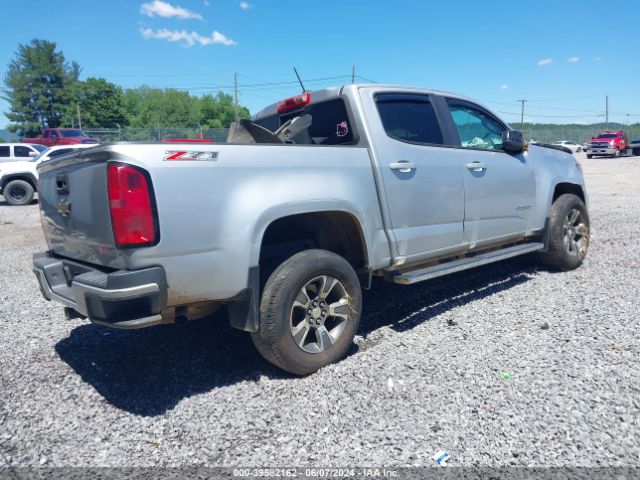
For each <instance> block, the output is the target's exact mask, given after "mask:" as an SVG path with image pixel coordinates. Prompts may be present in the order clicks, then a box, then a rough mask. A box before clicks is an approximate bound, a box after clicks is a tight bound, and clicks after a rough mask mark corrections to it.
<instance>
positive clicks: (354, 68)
mask: <svg viewBox="0 0 640 480" xmlns="http://www.w3.org/2000/svg"><path fill="white" fill-rule="evenodd" d="M351 83H356V66H355V65H352V66H351Z"/></svg>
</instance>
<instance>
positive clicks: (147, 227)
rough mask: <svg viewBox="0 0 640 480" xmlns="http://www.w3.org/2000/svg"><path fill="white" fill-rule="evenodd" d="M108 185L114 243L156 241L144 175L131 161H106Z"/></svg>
mask: <svg viewBox="0 0 640 480" xmlns="http://www.w3.org/2000/svg"><path fill="white" fill-rule="evenodd" d="M107 186H108V191H109V212H110V213H111V227H112V229H113V238H114V239H115V241H116V245H117V246H118V247H141V246H145V245H153V244H155V243H157V240H158V229H157V228H156V221H155V216H154V208H153V191H152V187H151V184H150V180H149V178H148V177H147V175H146V174H145V173H144V172H143V171H141V170H139V169H137V168H135V167H133V166H131V165H127V164H123V163H109V165H108V166H107Z"/></svg>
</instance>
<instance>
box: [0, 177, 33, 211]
mask: <svg viewBox="0 0 640 480" xmlns="http://www.w3.org/2000/svg"><path fill="white" fill-rule="evenodd" d="M34 193H35V191H34V189H33V187H32V186H31V184H30V183H29V182H27V181H26V180H11V181H10V182H9V183H7V184H6V185H5V186H4V188H3V189H2V195H4V199H5V200H6V201H7V203H8V204H9V205H14V206H18V205H28V204H30V203H31V201H32V200H33V195H34Z"/></svg>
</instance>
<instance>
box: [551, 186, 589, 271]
mask: <svg viewBox="0 0 640 480" xmlns="http://www.w3.org/2000/svg"><path fill="white" fill-rule="evenodd" d="M548 228H549V233H548V234H549V245H548V248H547V251H546V252H542V253H541V254H540V261H541V262H542V263H543V264H544V265H546V266H547V267H550V268H552V269H557V270H573V269H574V268H578V267H579V266H580V265H581V264H582V261H583V260H584V257H585V256H586V255H587V249H588V248H589V214H588V212H587V208H586V207H585V205H584V203H583V201H582V200H581V199H580V198H579V197H578V196H576V195H572V194H564V195H560V196H559V197H558V198H557V199H556V200H555V201H554V202H553V205H551V210H550V212H549V227H548Z"/></svg>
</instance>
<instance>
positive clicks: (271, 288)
mask: <svg viewBox="0 0 640 480" xmlns="http://www.w3.org/2000/svg"><path fill="white" fill-rule="evenodd" d="M322 278H324V279H325V281H324V283H323V280H322ZM328 279H332V280H338V284H336V283H333V282H332V281H329V280H328ZM314 281H317V282H318V283H317V284H314V283H313V282H314ZM327 283H331V284H332V289H331V290H329V291H328V295H327V296H324V297H321V296H318V297H317V298H316V297H315V296H314V295H317V293H316V292H317V291H318V290H321V289H322V288H323V287H322V285H325V284H327ZM334 285H335V287H334ZM309 286H310V288H311V289H307V287H309ZM314 286H316V290H315V292H314V290H313V287H314ZM324 288H328V286H327V287H324ZM303 289H305V293H306V299H309V301H310V302H311V304H308V303H305V304H307V305H308V306H309V307H310V308H309V310H307V309H306V307H304V308H303V307H301V304H300V303H297V304H296V306H294V301H296V300H300V299H301V298H302V299H303V300H304V299H305V293H302V290H303ZM325 291H326V290H325ZM338 297H339V301H335V302H334V299H335V298H338ZM314 298H315V300H314ZM323 298H324V300H326V302H322V303H318V305H319V306H317V307H314V308H311V307H312V305H313V302H314V301H316V300H317V301H318V302H321V300H322V299H323ZM331 302H334V303H333V305H338V308H340V309H341V310H340V311H339V313H340V315H339V316H332V315H331V312H330V306H329V304H330V303H331ZM320 305H326V306H325V307H322V308H323V309H322V310H320ZM333 305H332V306H333ZM338 308H335V309H334V312H338ZM325 309H326V310H325ZM312 310H313V313H312ZM361 310H362V293H361V290H360V281H359V280H358V276H357V275H356V272H355V271H354V270H353V268H352V267H351V265H350V264H349V263H348V262H347V261H346V260H345V259H344V258H342V257H340V256H339V255H336V254H335V253H332V252H329V251H326V250H318V249H314V250H305V251H304V252H300V253H296V254H295V255H293V256H291V257H290V258H288V259H287V260H285V261H284V262H282V264H281V265H280V266H279V267H278V268H276V269H275V270H274V271H273V273H272V274H271V275H270V276H269V279H268V280H267V282H266V284H265V287H264V290H263V292H262V300H261V303H260V327H259V330H258V331H257V332H255V333H252V334H251V338H252V339H253V343H254V345H255V346H256V348H257V349H258V351H259V352H260V354H261V355H262V356H263V357H264V358H265V359H267V360H268V361H269V362H271V363H273V364H274V365H276V366H277V367H280V368H282V369H283V370H286V371H287V372H291V373H294V374H296V375H308V374H310V373H313V372H315V371H316V370H318V369H320V368H322V367H324V366H326V365H329V364H330V363H334V362H336V361H338V360H340V359H341V358H343V357H344V356H345V355H346V353H347V351H348V350H349V348H350V347H351V345H352V344H353V338H354V336H355V334H356V331H357V330H358V324H359V322H360V312H361ZM316 311H317V312H316ZM321 312H322V313H321ZM300 315H301V317H300ZM325 315H327V316H326V317H325ZM314 316H315V317H314ZM339 317H340V318H339ZM301 318H302V320H300V319H301ZM314 318H316V320H317V321H318V322H320V321H322V325H321V326H317V327H316V326H315V325H314V324H313V322H314ZM321 318H322V319H321ZM325 321H326V323H325ZM334 321H335V322H339V323H336V325H343V326H342V328H341V329H340V327H339V326H338V327H331V325H332V324H333V323H332V322H334ZM300 325H303V327H304V328H306V330H305V331H302V330H303V329H302V328H300V330H298V331H299V332H300V333H299V334H298V335H299V337H298V338H302V340H301V344H302V345H303V346H299V344H298V343H296V340H294V330H296V327H299V326H300ZM309 325H310V326H309ZM318 325H319V323H318ZM323 327H324V330H322V332H327V335H328V334H330V333H331V332H334V333H335V332H336V331H337V330H336V329H337V328H338V329H340V333H338V334H337V335H336V338H335V339H334V338H333V337H330V338H329V337H326V336H325V335H324V334H323V333H320V332H321V329H322V328H323ZM312 332H313V333H312ZM334 333H331V335H333V334H334ZM312 335H313V336H312ZM318 335H320V337H322V338H320V337H319V336H318ZM323 339H326V340H323ZM306 340H310V342H309V343H307V344H305V343H304V342H305V341H306ZM311 340H315V343H314V342H312V341H311ZM329 340H331V341H329ZM321 344H322V345H323V346H324V345H330V346H328V347H326V348H324V349H322V350H321V348H323V347H321ZM314 345H315V347H314ZM303 348H305V349H307V350H313V349H314V348H317V349H318V351H317V352H315V353H310V352H309V351H306V350H304V349H303Z"/></svg>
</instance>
